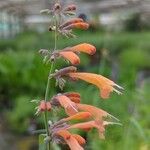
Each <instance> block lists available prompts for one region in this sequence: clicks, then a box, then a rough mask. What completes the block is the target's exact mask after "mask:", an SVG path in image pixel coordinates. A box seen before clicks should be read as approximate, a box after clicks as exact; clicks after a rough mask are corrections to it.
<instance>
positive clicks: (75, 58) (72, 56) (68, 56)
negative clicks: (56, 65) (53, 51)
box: [59, 51, 80, 65]
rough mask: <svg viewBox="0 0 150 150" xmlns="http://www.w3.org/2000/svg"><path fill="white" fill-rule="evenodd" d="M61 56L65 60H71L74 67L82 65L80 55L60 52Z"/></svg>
mask: <svg viewBox="0 0 150 150" xmlns="http://www.w3.org/2000/svg"><path fill="white" fill-rule="evenodd" d="M59 54H60V56H62V57H63V58H65V59H67V60H69V61H70V62H71V63H72V64H73V65H77V64H79V63H80V58H79V57H78V55H76V54H75V53H73V52H71V51H60V52H59Z"/></svg>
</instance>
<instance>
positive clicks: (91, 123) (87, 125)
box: [67, 121, 105, 139]
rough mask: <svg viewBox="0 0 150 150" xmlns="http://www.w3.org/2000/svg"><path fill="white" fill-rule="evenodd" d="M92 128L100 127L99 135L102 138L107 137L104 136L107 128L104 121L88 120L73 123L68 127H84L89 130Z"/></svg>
mask: <svg viewBox="0 0 150 150" xmlns="http://www.w3.org/2000/svg"><path fill="white" fill-rule="evenodd" d="M92 128H96V129H98V132H99V136H100V138H101V139H104V138H105V137H104V132H105V128H104V125H103V122H101V123H100V122H96V121H88V122H84V123H77V124H74V125H71V126H70V127H68V128H67V129H82V130H85V131H89V130H91V129H92Z"/></svg>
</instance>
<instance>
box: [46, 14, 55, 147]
mask: <svg viewBox="0 0 150 150" xmlns="http://www.w3.org/2000/svg"><path fill="white" fill-rule="evenodd" d="M55 27H56V29H55V39H54V50H56V48H57V18H56V16H55ZM53 67H54V62H52V63H51V67H50V71H49V74H48V79H47V86H46V91H45V101H48V100H49V94H50V80H51V78H49V75H51V74H52V71H53ZM44 123H45V129H46V134H47V136H49V130H48V114H47V111H45V112H44ZM47 149H48V150H50V149H51V146H50V142H49V143H48V146H47Z"/></svg>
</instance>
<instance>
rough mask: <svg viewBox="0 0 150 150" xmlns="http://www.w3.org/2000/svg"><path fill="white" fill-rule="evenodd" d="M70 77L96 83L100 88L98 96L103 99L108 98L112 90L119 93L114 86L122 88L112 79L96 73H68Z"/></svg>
mask: <svg viewBox="0 0 150 150" xmlns="http://www.w3.org/2000/svg"><path fill="white" fill-rule="evenodd" d="M68 75H69V76H70V77H71V78H74V79H81V80H84V81H86V82H89V83H91V84H94V85H96V86H97V87H98V88H99V89H100V96H101V97H102V98H103V99H106V98H109V95H110V93H111V92H112V91H115V92H116V93H118V94H121V92H120V91H118V90H117V89H115V88H114V86H116V87H117V88H118V89H123V88H122V87H120V86H119V85H117V84H116V83H114V82H113V81H111V80H109V79H107V78H105V77H103V76H102V75H97V74H93V73H80V72H77V73H69V74H68Z"/></svg>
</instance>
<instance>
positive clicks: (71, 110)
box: [56, 95, 78, 116]
mask: <svg viewBox="0 0 150 150" xmlns="http://www.w3.org/2000/svg"><path fill="white" fill-rule="evenodd" d="M56 99H57V100H58V101H59V103H60V105H61V106H62V107H63V108H64V109H65V112H66V114H67V115H69V116H72V115H74V114H76V113H77V112H78V110H77V107H76V105H75V103H74V102H72V101H71V100H70V99H69V98H68V97H67V96H65V95H58V96H57V97H56Z"/></svg>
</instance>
